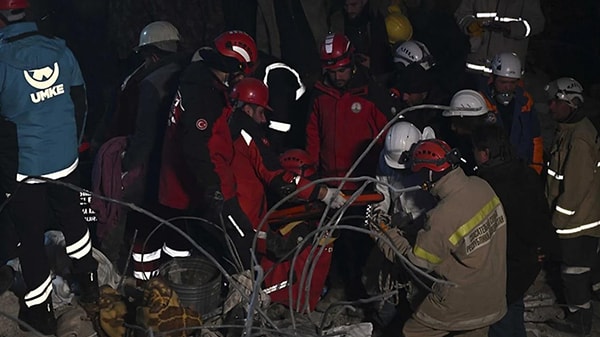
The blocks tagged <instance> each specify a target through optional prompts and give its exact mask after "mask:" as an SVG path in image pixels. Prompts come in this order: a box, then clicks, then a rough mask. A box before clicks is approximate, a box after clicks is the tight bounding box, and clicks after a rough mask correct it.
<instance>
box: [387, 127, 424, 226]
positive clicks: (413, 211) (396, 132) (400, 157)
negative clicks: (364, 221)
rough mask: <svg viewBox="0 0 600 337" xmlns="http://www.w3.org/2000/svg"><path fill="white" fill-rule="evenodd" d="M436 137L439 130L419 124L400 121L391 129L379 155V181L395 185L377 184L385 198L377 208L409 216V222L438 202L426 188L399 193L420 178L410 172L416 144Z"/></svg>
mask: <svg viewBox="0 0 600 337" xmlns="http://www.w3.org/2000/svg"><path fill="white" fill-rule="evenodd" d="M433 138H435V132H434V131H433V129H431V128H430V127H425V129H424V130H423V132H421V131H420V130H419V129H418V128H417V127H416V126H415V125H413V124H411V123H409V122H406V121H402V120H401V121H399V122H397V123H396V124H394V125H392V127H391V128H390V129H389V130H388V133H387V135H386V137H385V145H384V149H383V151H381V154H380V156H379V163H378V165H377V180H380V181H382V182H385V183H387V184H389V185H392V186H393V187H394V189H396V190H394V189H392V188H390V187H388V186H386V185H380V184H378V185H376V188H375V189H376V190H377V191H378V192H379V193H381V194H383V198H384V199H383V201H382V202H381V203H379V204H377V205H376V206H375V211H376V212H377V211H381V212H384V213H387V214H389V215H390V216H392V215H395V216H397V217H398V218H407V219H409V220H408V221H409V222H413V221H417V219H419V220H421V221H423V219H422V217H423V216H424V215H425V213H426V212H427V211H428V210H429V209H431V208H432V207H433V205H435V201H434V200H433V198H431V194H429V193H426V194H425V193H424V191H421V190H418V191H412V192H397V190H398V189H402V188H406V187H412V186H418V185H419V184H420V181H416V180H415V178H416V177H415V175H414V174H413V173H411V172H410V171H408V170H407V169H408V168H410V167H409V166H407V165H408V159H410V157H409V154H410V150H411V148H412V146H413V145H414V144H416V143H417V142H418V141H420V140H423V139H433Z"/></svg>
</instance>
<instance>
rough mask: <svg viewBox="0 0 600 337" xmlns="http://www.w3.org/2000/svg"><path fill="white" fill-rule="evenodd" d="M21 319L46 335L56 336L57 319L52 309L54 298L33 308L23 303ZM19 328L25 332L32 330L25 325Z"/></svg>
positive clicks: (20, 311)
mask: <svg viewBox="0 0 600 337" xmlns="http://www.w3.org/2000/svg"><path fill="white" fill-rule="evenodd" d="M19 319H20V320H22V321H24V322H25V323H27V324H29V325H30V326H31V327H32V328H34V329H35V330H37V331H39V332H41V333H42V334H44V335H56V318H55V317H54V308H53V307H52V296H50V297H49V298H48V299H47V300H46V301H45V302H44V303H42V304H39V305H34V306H32V307H27V306H26V305H25V303H24V302H23V301H21V302H20V308H19ZM19 327H20V328H21V330H23V331H29V330H30V329H29V328H27V327H25V326H23V325H20V326H19Z"/></svg>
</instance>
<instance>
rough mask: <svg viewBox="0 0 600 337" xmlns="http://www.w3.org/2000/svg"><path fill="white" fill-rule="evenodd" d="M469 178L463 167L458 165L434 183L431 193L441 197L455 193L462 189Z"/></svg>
mask: <svg viewBox="0 0 600 337" xmlns="http://www.w3.org/2000/svg"><path fill="white" fill-rule="evenodd" d="M468 179H469V177H467V175H466V174H465V172H464V171H463V169H462V168H460V167H457V168H455V169H454V170H452V171H450V172H449V173H448V174H446V175H445V176H443V177H442V178H441V179H440V180H439V181H438V182H436V183H435V185H433V188H432V189H431V194H433V195H434V196H437V197H439V198H440V199H444V198H445V197H447V196H449V195H451V194H452V193H454V191H457V190H459V189H461V188H462V187H463V186H464V185H465V183H466V182H467V180H468Z"/></svg>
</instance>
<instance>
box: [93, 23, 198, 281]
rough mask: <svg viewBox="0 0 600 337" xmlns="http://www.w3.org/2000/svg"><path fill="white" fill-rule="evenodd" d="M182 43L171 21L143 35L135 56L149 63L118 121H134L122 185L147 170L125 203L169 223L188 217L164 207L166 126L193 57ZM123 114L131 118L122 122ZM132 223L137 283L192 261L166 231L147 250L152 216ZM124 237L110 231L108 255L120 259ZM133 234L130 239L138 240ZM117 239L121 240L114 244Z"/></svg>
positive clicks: (135, 217)
mask: <svg viewBox="0 0 600 337" xmlns="http://www.w3.org/2000/svg"><path fill="white" fill-rule="evenodd" d="M179 40H180V35H179V31H178V30H177V28H175V26H173V25H172V24H171V23H170V22H167V21H155V22H152V23H150V24H148V25H147V26H145V27H144V28H143V29H142V31H141V32H140V38H139V43H138V45H137V47H136V48H135V51H136V52H137V53H139V54H140V55H141V56H142V57H143V58H144V63H143V64H142V65H141V66H140V67H138V68H137V69H136V70H135V71H134V72H133V73H132V74H131V75H129V76H128V78H127V79H126V80H125V82H124V83H123V85H122V88H124V89H123V91H122V95H127V96H129V97H124V98H122V99H121V102H123V103H125V102H129V103H130V104H125V105H121V106H119V110H118V111H117V113H118V115H117V116H115V117H116V119H117V120H119V119H133V120H134V124H133V125H132V127H133V128H132V130H131V133H130V134H128V135H127V136H128V141H127V143H128V144H127V147H126V148H125V151H124V152H123V154H122V159H121V172H122V173H121V177H122V178H121V179H128V178H127V177H126V176H127V174H128V172H129V171H130V170H132V169H134V168H137V167H144V174H142V176H140V177H136V178H132V179H134V181H132V182H131V183H129V184H128V186H127V189H126V190H125V191H124V194H125V195H124V199H125V200H126V201H128V202H134V203H136V204H139V205H141V206H142V207H144V208H145V209H148V210H150V211H151V212H153V213H156V214H157V215H159V216H161V217H162V218H166V219H170V218H173V217H175V216H177V215H182V214H179V213H180V212H176V211H175V210H172V209H168V208H166V207H164V206H162V207H161V206H160V205H159V203H158V182H159V174H160V157H161V150H162V143H163V139H164V134H165V129H166V122H165V121H166V120H167V117H168V113H169V109H170V107H171V103H172V101H173V97H174V96H175V92H176V91H177V87H178V85H179V76H180V74H181V72H182V71H183V69H184V68H185V67H186V66H187V64H188V63H189V58H190V55H188V54H185V53H179V52H178V50H179ZM129 79H132V80H131V81H129ZM131 96H133V97H131ZM123 114H125V115H127V116H120V115H123ZM127 223H128V224H129V226H128V227H129V230H130V231H131V230H134V229H137V230H138V235H137V237H136V242H134V243H133V245H134V247H133V250H132V253H133V255H132V258H133V276H134V277H135V278H136V279H138V280H148V279H149V278H150V277H152V276H156V275H157V274H158V269H159V266H160V264H161V263H163V262H165V261H164V260H165V259H164V256H166V257H186V256H189V255H190V247H189V243H187V241H185V240H184V239H183V238H182V237H181V236H180V235H179V234H176V233H174V232H173V231H171V230H169V229H167V228H166V227H165V228H164V229H165V230H164V231H160V232H159V233H156V234H154V235H153V236H152V237H151V238H150V240H149V241H148V242H147V243H146V244H145V245H144V242H145V241H146V239H147V237H148V235H149V234H150V233H151V232H152V230H153V229H154V225H153V224H152V220H150V219H148V217H147V216H146V215H143V214H141V213H138V212H129V213H128V215H127ZM122 225H124V224H122ZM124 231H125V229H124V228H118V230H112V231H109V232H108V233H107V235H108V237H109V239H108V240H103V241H102V244H103V248H104V250H105V251H107V252H109V254H111V255H112V254H116V253H119V252H120V251H121V250H122V249H120V248H122V245H123V236H122V235H123V234H124ZM132 234H133V233H131V235H127V237H133V235H132ZM111 236H118V237H116V238H110V237H111ZM111 239H112V240H111ZM111 241H112V242H111ZM129 245H130V244H127V245H126V247H129ZM161 260H162V261H161Z"/></svg>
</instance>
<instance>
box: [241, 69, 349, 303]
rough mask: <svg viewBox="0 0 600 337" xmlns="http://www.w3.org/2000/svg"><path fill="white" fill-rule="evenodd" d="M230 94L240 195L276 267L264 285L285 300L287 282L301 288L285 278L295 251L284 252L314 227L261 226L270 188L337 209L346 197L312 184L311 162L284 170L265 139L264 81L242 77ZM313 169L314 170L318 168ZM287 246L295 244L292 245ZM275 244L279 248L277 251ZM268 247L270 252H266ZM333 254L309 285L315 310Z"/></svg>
mask: <svg viewBox="0 0 600 337" xmlns="http://www.w3.org/2000/svg"><path fill="white" fill-rule="evenodd" d="M230 98H231V100H232V107H233V110H234V111H233V113H232V115H231V119H230V121H229V128H230V131H231V136H232V139H233V148H234V155H233V161H232V164H231V166H232V169H233V170H232V171H233V173H234V176H235V181H236V183H237V190H236V197H237V199H238V200H239V203H240V207H241V209H242V211H243V212H244V213H245V214H246V216H247V217H248V219H249V220H250V222H251V224H252V226H253V227H254V228H253V229H254V231H255V232H257V233H256V235H258V241H257V242H258V243H257V253H258V257H259V258H260V261H261V265H262V266H263V268H264V269H265V271H267V270H270V269H272V268H274V269H275V271H274V272H271V273H269V274H270V279H269V280H266V281H265V284H266V286H267V287H268V288H271V289H268V290H269V291H267V292H275V291H279V292H278V294H279V296H276V298H274V295H276V294H275V293H272V294H271V297H272V298H274V301H282V302H285V303H287V298H288V296H287V293H288V288H287V286H290V285H292V284H295V287H294V291H295V292H296V293H297V292H298V290H299V289H298V288H299V287H298V284H296V283H295V282H294V280H291V281H290V282H286V279H287V278H288V274H289V269H290V267H291V265H290V263H289V260H290V259H291V255H289V256H287V258H284V256H283V255H287V254H286V253H285V252H287V251H290V250H291V249H293V248H295V247H296V244H298V243H302V244H304V243H303V242H302V241H303V240H304V238H306V237H307V235H308V233H310V232H311V231H312V229H311V228H309V226H308V224H306V223H302V224H300V223H296V224H295V225H290V226H286V228H282V229H281V230H277V231H275V230H273V231H271V230H270V228H269V226H268V225H267V224H264V225H263V226H262V227H259V225H260V223H261V220H262V219H263V217H264V216H265V214H266V213H267V197H266V196H267V192H271V193H273V194H275V195H276V196H277V197H278V198H283V197H285V196H287V195H289V194H291V193H293V192H294V191H296V189H298V190H299V191H298V194H297V197H298V198H300V199H302V200H304V201H316V200H321V201H323V202H324V203H325V204H328V205H329V206H330V207H331V208H333V209H337V208H340V207H341V206H342V205H343V204H344V203H345V201H346V200H345V198H344V196H343V194H342V193H341V192H339V191H338V190H337V189H336V188H332V187H326V186H325V185H322V184H312V182H311V181H310V180H309V179H307V178H306V175H305V173H307V172H304V169H305V168H308V166H306V167H303V168H302V169H300V170H299V171H301V172H298V171H292V170H289V169H285V168H284V167H283V166H282V164H281V162H280V159H279V157H278V156H277V155H276V154H275V152H274V151H273V150H272V148H271V147H270V144H269V141H268V140H267V138H266V133H265V130H266V129H265V126H266V125H268V118H267V117H268V115H269V112H270V111H271V108H270V107H269V105H268V101H269V91H268V88H267V86H266V85H265V84H263V82H261V81H260V80H257V79H254V78H246V79H243V80H241V81H240V82H239V83H238V84H237V85H236V86H235V87H234V88H233V91H232V92H231V95H230ZM296 152H297V150H296ZM292 153H294V152H292ZM286 158H287V160H288V161H292V160H293V159H292V158H290V157H289V156H288V157H286ZM302 158H304V161H305V162H306V161H307V159H308V158H309V156H308V154H306V153H305V155H304V156H303V157H302V156H301V157H300V158H296V159H297V161H302ZM313 166H314V164H313ZM313 171H315V170H314V168H313ZM284 236H285V238H284ZM247 239H248V240H252V237H251V236H247ZM307 241H308V240H307ZM288 244H291V245H290V246H288ZM277 246H279V249H273V248H274V247H277ZM286 247H287V248H286ZM269 248H271V249H269ZM329 248H330V247H329ZM268 249H269V250H270V251H267V250H268ZM304 249H308V248H304ZM275 250H279V252H275ZM282 252H283V253H282ZM330 253H331V249H328V251H327V254H325V255H326V257H324V258H323V261H324V263H325V265H324V266H321V267H319V268H318V272H317V273H315V274H318V276H319V277H321V279H320V280H317V281H314V280H313V283H312V285H311V289H315V290H314V291H312V293H316V296H311V299H310V305H311V307H312V308H314V306H315V305H316V301H317V300H318V295H319V294H320V292H321V289H322V287H323V283H324V279H325V277H326V274H327V272H326V271H327V269H328V268H329V262H328V261H329V260H330V257H329V255H330ZM307 254H308V252H307V251H303V252H302V253H301V255H300V258H299V259H300V260H302V261H301V262H298V263H296V264H295V266H296V267H295V270H296V271H297V273H298V272H299V271H301V270H302V268H303V266H304V263H305V261H306V260H307V259H308V255H307ZM282 259H285V260H286V262H285V263H283V264H279V262H282ZM298 268H300V269H298ZM321 271H324V272H321ZM277 275H280V276H283V278H282V279H278V276H277ZM267 276H269V275H267ZM275 279H278V280H277V281H276V280H275ZM300 279H301V277H300V275H298V277H297V278H296V281H300ZM303 303H304V301H303Z"/></svg>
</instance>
